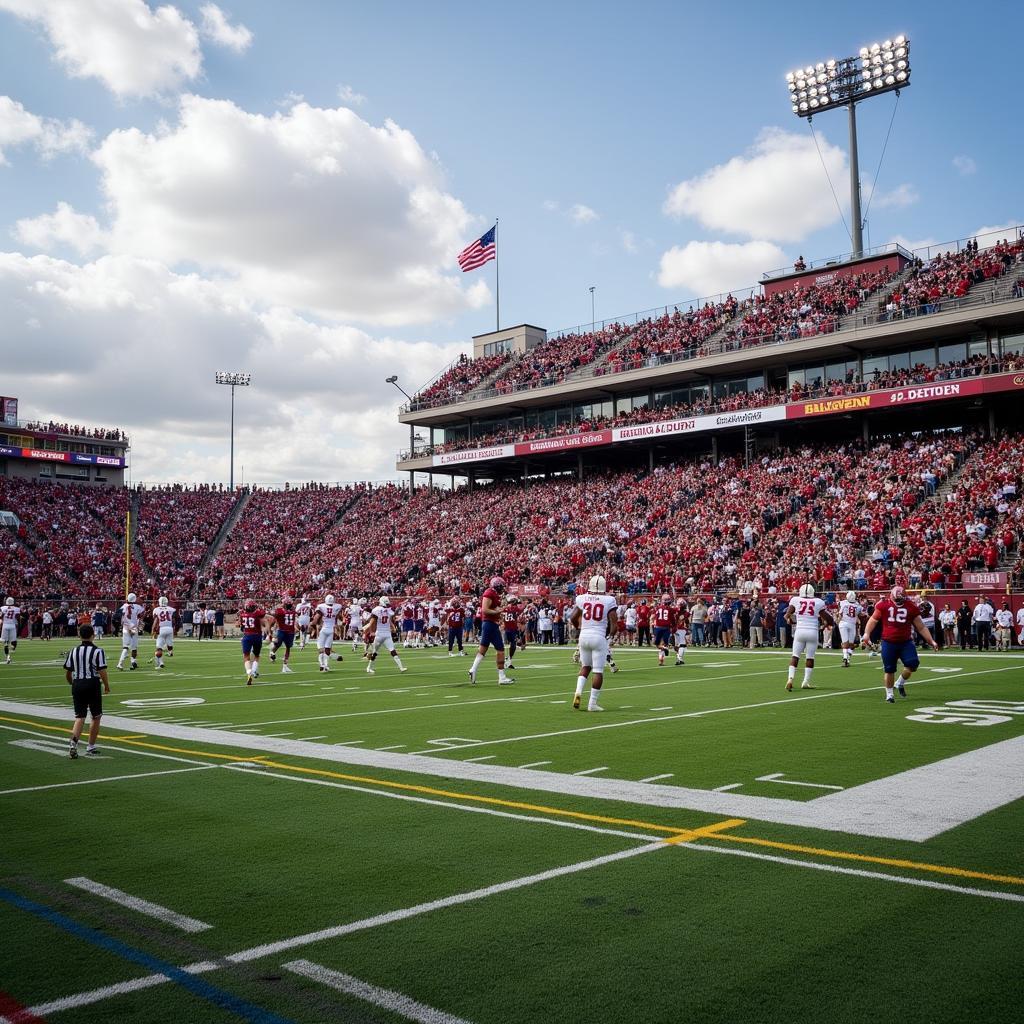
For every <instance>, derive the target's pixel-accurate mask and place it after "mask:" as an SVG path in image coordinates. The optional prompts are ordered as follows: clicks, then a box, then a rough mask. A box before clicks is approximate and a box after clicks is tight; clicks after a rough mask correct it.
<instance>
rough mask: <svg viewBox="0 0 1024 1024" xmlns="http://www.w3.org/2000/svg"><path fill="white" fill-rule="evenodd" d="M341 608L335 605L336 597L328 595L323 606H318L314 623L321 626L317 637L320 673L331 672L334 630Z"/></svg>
mask: <svg viewBox="0 0 1024 1024" xmlns="http://www.w3.org/2000/svg"><path fill="white" fill-rule="evenodd" d="M340 614H341V606H340V605H337V604H335V603H334V595H333V594H328V595H327V596H326V597H325V598H324V600H323V604H318V605H317V606H316V614H315V615H314V617H313V618H314V621H315V622H316V623H318V624H319V626H320V632H319V633H317V636H316V649H317V661H319V662H320V671H321V672H329V671H330V665H331V648H332V647H333V646H334V629H335V627H336V626H337V625H338V616H339V615H340Z"/></svg>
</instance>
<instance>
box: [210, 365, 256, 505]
mask: <svg viewBox="0 0 1024 1024" xmlns="http://www.w3.org/2000/svg"><path fill="white" fill-rule="evenodd" d="M213 379H214V380H215V381H216V382H217V383H218V384H225V385H227V386H228V387H230V388H231V479H230V482H229V484H228V486H229V487H230V489H231V490H232V491H233V490H234V489H235V388H247V387H249V385H250V384H251V383H252V374H250V373H229V372H227V371H225V370H218V371H217V373H216V375H215V376H214V378H213ZM244 468H245V467H243V469H244Z"/></svg>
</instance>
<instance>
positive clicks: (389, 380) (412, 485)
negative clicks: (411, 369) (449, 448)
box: [384, 374, 416, 498]
mask: <svg viewBox="0 0 1024 1024" xmlns="http://www.w3.org/2000/svg"><path fill="white" fill-rule="evenodd" d="M384 383H385V384H394V386H395V387H396V388H398V390H399V391H401V392H402V394H403V395H405V397H406V398H408V399H409V406H410V408H411V407H412V395H410V394H409V392H408V391H406V390H405V388H403V387H402V385H401V384H399V383H398V374H395V375H394V376H391V377H385V378H384ZM415 451H416V428H415V427H414V426H413V425H412V424H411V423H410V424H409V453H410V454H413V453H414V452H415ZM415 490H416V474H415V472H414V471H413V470H411V469H410V470H409V497H410V498H411V497H412V495H413V491H415Z"/></svg>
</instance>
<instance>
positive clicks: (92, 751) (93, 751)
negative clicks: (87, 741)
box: [85, 747, 100, 757]
mask: <svg viewBox="0 0 1024 1024" xmlns="http://www.w3.org/2000/svg"><path fill="white" fill-rule="evenodd" d="M99 752H100V748H99V747H86V748H85V756H86V757H95V756H96V755H97V754H98V753H99Z"/></svg>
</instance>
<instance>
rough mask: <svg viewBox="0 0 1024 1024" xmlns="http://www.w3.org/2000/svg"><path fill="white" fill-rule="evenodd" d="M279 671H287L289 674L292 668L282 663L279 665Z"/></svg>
mask: <svg viewBox="0 0 1024 1024" xmlns="http://www.w3.org/2000/svg"><path fill="white" fill-rule="evenodd" d="M281 671H282V672H287V673H289V674H290V673H291V671H292V670H291V669H290V668H289V667H288V666H287V665H282V666H281Z"/></svg>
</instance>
